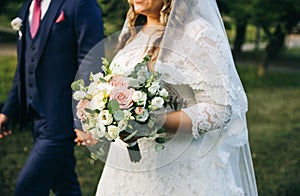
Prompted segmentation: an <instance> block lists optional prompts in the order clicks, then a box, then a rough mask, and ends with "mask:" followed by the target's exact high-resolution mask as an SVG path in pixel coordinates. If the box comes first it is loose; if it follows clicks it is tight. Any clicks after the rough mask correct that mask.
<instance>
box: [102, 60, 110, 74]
mask: <svg viewBox="0 0 300 196" xmlns="http://www.w3.org/2000/svg"><path fill="white" fill-rule="evenodd" d="M109 67H110V63H109V62H108V60H107V59H106V58H103V57H102V69H103V71H104V72H105V73H106V74H111V70H110V68H109Z"/></svg>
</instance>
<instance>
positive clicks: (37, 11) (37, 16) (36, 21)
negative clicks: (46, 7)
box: [30, 0, 41, 38]
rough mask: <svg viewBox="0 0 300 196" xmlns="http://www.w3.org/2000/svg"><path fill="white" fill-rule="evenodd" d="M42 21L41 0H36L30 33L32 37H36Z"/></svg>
mask: <svg viewBox="0 0 300 196" xmlns="http://www.w3.org/2000/svg"><path fill="white" fill-rule="evenodd" d="M40 21H41V0H34V8H33V15H32V21H31V26H30V33H31V37H32V38H34V36H35V35H36V33H37V31H38V29H39V26H40Z"/></svg>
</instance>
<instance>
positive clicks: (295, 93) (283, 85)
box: [0, 57, 300, 196]
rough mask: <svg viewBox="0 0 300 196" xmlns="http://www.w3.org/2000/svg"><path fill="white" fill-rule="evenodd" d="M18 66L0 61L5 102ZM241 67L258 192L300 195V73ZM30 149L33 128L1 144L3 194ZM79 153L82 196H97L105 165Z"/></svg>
mask: <svg viewBox="0 0 300 196" xmlns="http://www.w3.org/2000/svg"><path fill="white" fill-rule="evenodd" d="M14 65H15V59H14V58H11V57H5V58H4V57H0V81H1V97H0V100H1V101H0V103H1V102H2V101H3V100H4V99H5V96H6V95H7V93H8V89H9V86H10V84H9V83H10V82H11V79H12V75H13V71H14V69H15V67H14ZM238 65H239V66H238V72H239V74H240V76H241V79H242V82H243V84H244V87H245V90H246V93H247V96H248V100H249V111H248V113H247V118H248V128H249V139H250V145H251V149H252V154H253V163H254V167H255V173H256V178H257V184H258V189H259V193H260V195H262V196H273V195H280V196H281V195H284V196H285V195H286V196H288V195H300V188H299V186H298V185H299V184H300V179H299V176H300V174H299V165H300V158H299V154H300V148H299V141H300V134H299V132H300V102H299V97H300V88H299V86H300V77H299V72H298V73H293V72H292V73H290V72H279V71H272V70H270V71H269V72H268V74H267V76H266V77H264V78H258V77H257V76H256V72H257V70H256V66H255V64H251V62H250V63H249V62H247V64H244V63H238ZM4 78H5V79H4ZM31 146H32V138H31V133H30V131H29V130H26V131H23V132H18V131H15V132H14V135H12V136H10V137H7V138H5V139H2V140H0V155H1V158H0V195H12V193H13V190H14V184H15V181H16V178H17V175H18V172H19V171H20V169H21V168H22V165H23V164H24V162H25V160H26V158H27V156H28V154H29V152H30V149H31ZM75 153H76V157H77V166H76V170H77V173H78V176H79V181H80V183H81V188H82V192H83V195H84V196H89V195H93V194H94V193H95V190H96V187H97V183H98V179H99V177H100V175H101V170H102V167H103V163H102V162H96V163H95V164H94V165H91V164H90V163H89V158H88V155H89V153H88V150H87V149H86V148H84V147H76V148H75Z"/></svg>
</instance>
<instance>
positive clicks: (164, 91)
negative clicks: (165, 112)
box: [159, 88, 169, 98]
mask: <svg viewBox="0 0 300 196" xmlns="http://www.w3.org/2000/svg"><path fill="white" fill-rule="evenodd" d="M159 95H160V96H162V97H165V98H166V97H168V96H169V93H168V91H167V90H166V89H165V88H163V89H161V90H160V91H159Z"/></svg>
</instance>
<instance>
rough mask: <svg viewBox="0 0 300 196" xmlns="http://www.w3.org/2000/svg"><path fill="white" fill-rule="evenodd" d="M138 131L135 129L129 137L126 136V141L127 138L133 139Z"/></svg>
mask: <svg viewBox="0 0 300 196" xmlns="http://www.w3.org/2000/svg"><path fill="white" fill-rule="evenodd" d="M137 132H138V131H137V130H135V131H133V132H132V133H130V134H129V135H128V136H127V137H125V138H124V141H125V142H126V141H127V140H129V139H131V138H132V137H133V136H135V134H136V133H137Z"/></svg>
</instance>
